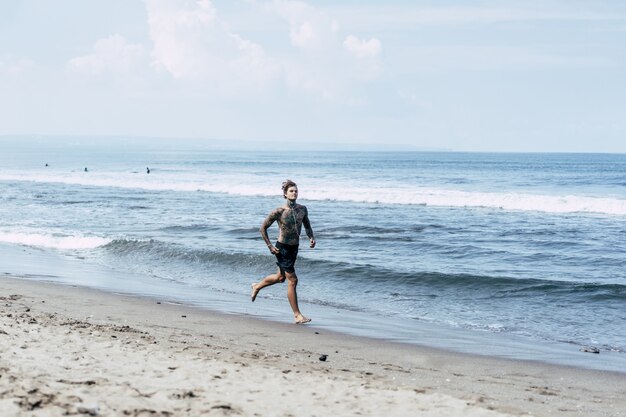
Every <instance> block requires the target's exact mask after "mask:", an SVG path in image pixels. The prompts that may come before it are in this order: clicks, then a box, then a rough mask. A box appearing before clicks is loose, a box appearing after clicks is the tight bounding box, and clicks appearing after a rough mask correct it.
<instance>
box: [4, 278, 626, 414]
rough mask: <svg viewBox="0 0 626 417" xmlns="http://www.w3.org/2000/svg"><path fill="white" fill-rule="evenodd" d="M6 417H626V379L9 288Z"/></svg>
mask: <svg viewBox="0 0 626 417" xmlns="http://www.w3.org/2000/svg"><path fill="white" fill-rule="evenodd" d="M0 294H1V296H0V307H1V314H0V317H1V318H0V346H1V349H0V350H1V351H2V357H1V359H0V392H1V395H0V414H1V415H3V416H56V415H111V416H113V415H131V416H142V415H146V416H147V415H150V416H177V415H185V416H187V415H189V416H200V415H243V416H255V415H256V416H326V415H337V416H341V415H372V416H374V415H376V416H380V415H388V416H415V415H420V416H502V415H536V416H551V415H558V416H561V415H562V416H570V415H571V416H615V417H617V416H624V415H626V414H624V410H626V398H624V395H623V393H624V390H625V388H626V375H625V374H620V373H615V372H603V371H596V370H588V369H580V368H574V367H565V366H557V365H551V364H543V363H539V362H531V361H517V360H507V359H499V358H492V357H487V356H478V355H469V354H461V353H454V352H448V351H445V350H436V349H432V348H426V347H420V346H415V345H407V344H398V343H392V342H387V341H382V340H374V339H368V338H362V337H356V336H349V335H344V334H340V333H333V332H329V331H325V330H320V329H319V328H316V327H315V325H314V323H312V324H311V325H308V326H297V325H294V324H287V323H277V322H271V321H263V320H259V319H257V318H254V317H248V316H245V315H227V314H223V313H219V312H213V311H209V310H206V309H199V308H195V307H190V306H185V305H179V304H172V303H168V302H166V300H158V299H152V298H147V297H137V296H129V295H123V294H114V293H107V292H102V291H97V290H94V289H89V288H81V287H77V286H69V285H59V284H53V283H45V282H40V281H32V280H28V279H23V278H22V279H20V278H19V277H14V276H9V275H7V274H5V276H4V277H3V278H2V279H1V280H0Z"/></svg>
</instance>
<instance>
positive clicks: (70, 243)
mask: <svg viewBox="0 0 626 417" xmlns="http://www.w3.org/2000/svg"><path fill="white" fill-rule="evenodd" d="M0 242H4V243H12V244H17V245H24V246H33V247H40V248H52V249H64V250H65V249H93V248H97V247H99V246H104V245H106V244H108V243H109V242H111V239H106V238H102V237H96V236H83V235H80V234H75V235H61V234H47V233H29V232H1V231H0Z"/></svg>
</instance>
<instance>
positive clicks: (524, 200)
mask: <svg viewBox="0 0 626 417" xmlns="http://www.w3.org/2000/svg"><path fill="white" fill-rule="evenodd" d="M183 178H184V179H183ZM0 181H31V182H38V183H62V184H69V185H82V186H92V187H113V188H130V189H142V190H148V191H180V192H196V191H204V192H211V193H222V194H230V195H238V196H264V197H268V196H271V197H275V196H277V195H279V194H280V193H279V192H277V190H276V187H275V186H271V187H270V186H268V185H267V182H266V181H263V180H262V179H260V178H259V177H258V176H254V175H243V174H242V175H241V176H237V175H228V174H224V175H221V174H220V175H214V176H207V177H199V176H197V175H196V176H193V175H191V174H189V173H185V174H184V177H183V176H182V175H181V174H176V175H170V174H167V175H166V174H164V175H160V176H159V175H154V176H147V175H139V174H129V173H111V172H107V173H98V172H90V173H57V174H55V173H22V172H18V173H11V172H2V173H0ZM301 198H302V199H305V200H310V201H311V200H314V201H338V202H352V203H369V204H392V205H393V204H397V205H421V206H432V207H465V208H489V209H499V210H514V211H538V212H547V213H597V214H608V215H619V216H623V215H626V199H620V198H614V197H591V196H579V195H546V194H530V193H521V192H480V191H460V190H453V189H438V188H428V187H417V186H414V187H410V186H386V185H384V184H383V185H381V184H379V185H378V186H375V187H374V186H373V187H368V186H360V187H359V186H355V185H354V184H352V183H350V184H343V183H335V184H333V185H332V186H329V185H328V183H327V182H325V181H323V182H319V180H318V183H316V182H315V180H312V181H309V183H308V184H307V186H306V189H303V190H302V193H301Z"/></svg>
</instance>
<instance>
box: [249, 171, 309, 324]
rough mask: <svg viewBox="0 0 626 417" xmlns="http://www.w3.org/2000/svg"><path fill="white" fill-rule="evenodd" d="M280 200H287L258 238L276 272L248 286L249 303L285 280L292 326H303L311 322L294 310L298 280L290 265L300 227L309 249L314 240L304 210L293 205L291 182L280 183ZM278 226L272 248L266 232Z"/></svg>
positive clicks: (294, 192)
mask: <svg viewBox="0 0 626 417" xmlns="http://www.w3.org/2000/svg"><path fill="white" fill-rule="evenodd" d="M282 188H283V197H284V198H285V199H286V200H287V204H285V205H284V206H282V207H278V208H277V209H276V210H273V211H272V212H271V213H270V214H269V215H268V216H267V218H266V219H265V221H264V222H263V224H262V225H261V229H260V232H261V236H262V237H263V240H264V241H265V243H266V244H267V247H268V248H269V250H270V252H271V253H272V254H273V255H276V260H277V262H276V265H278V271H276V273H275V274H272V275H268V276H266V277H265V278H263V280H262V281H261V282H257V283H254V284H252V301H254V300H255V299H256V296H257V295H258V294H259V291H261V289H262V288H265V287H268V286H270V285H274V284H276V283H279V282H285V279H286V280H287V299H288V300H289V304H290V305H291V309H292V310H293V315H294V317H295V322H296V324H305V323H308V322H310V321H311V319H310V318H308V317H304V316H303V315H302V313H301V312H300V309H299V308H298V294H297V293H296V286H297V285H298V277H297V276H296V270H295V268H294V264H295V263H296V257H297V256H298V244H299V243H300V232H301V231H302V225H304V230H306V235H307V236H308V237H309V241H310V245H309V246H310V247H311V248H314V247H315V236H314V235H313V229H311V223H310V222H309V213H308V211H307V209H306V207H305V206H303V205H301V204H297V203H296V200H297V199H298V186H297V185H296V183H295V182H293V181H291V180H286V181H285V182H283V185H282ZM274 222H278V241H277V242H276V246H274V245H272V242H271V241H270V239H269V237H268V236H267V229H268V228H269V227H270V226H271V225H272V224H273V223H274Z"/></svg>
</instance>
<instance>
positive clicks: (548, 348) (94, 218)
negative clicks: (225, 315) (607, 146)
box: [0, 138, 626, 371]
mask: <svg viewBox="0 0 626 417" xmlns="http://www.w3.org/2000/svg"><path fill="white" fill-rule="evenodd" d="M46 164H47V166H46ZM148 167H149V168H150V173H148V172H147V168H148ZM85 168H87V170H85ZM286 178H291V179H292V180H294V181H296V182H297V183H298V186H299V190H300V198H299V200H298V201H299V203H301V204H304V205H306V206H307V207H308V209H309V216H310V220H311V224H312V226H313V230H314V232H315V236H316V239H317V247H316V248H315V249H310V248H308V240H307V239H306V238H305V236H304V234H303V236H302V241H301V248H300V255H299V258H298V261H297V264H296V266H297V272H298V276H299V277H300V282H299V287H298V290H299V292H298V295H299V299H300V302H301V307H302V310H303V311H304V313H305V314H310V315H313V318H314V322H313V323H314V324H316V325H317V326H322V328H328V329H332V330H340V331H344V332H349V333H355V334H364V335H367V336H373V337H380V338H387V339H392V340H400V341H403V342H408V343H418V344H426V345H432V346H438V347H444V348H448V349H453V350H461V351H469V352H474V353H487V354H497V355H501V356H508V357H517V358H531V359H538V360H546V361H549V362H559V363H567V364H575V365H582V366H591V367H596V368H602V369H611V370H618V371H619V370H623V369H626V155H618V154H540V153H537V154H496V153H455V152H440V153H437V152H347V151H345V152H330V151H326V152H321V151H319V152H314V151H298V149H297V147H296V148H294V149H285V148H281V149H279V150H275V151H274V150H272V151H245V150H238V151H219V150H214V149H210V148H208V147H205V146H203V145H201V144H197V143H196V144H193V145H191V144H189V143H187V144H181V143H180V142H176V141H172V142H169V143H167V142H165V143H164V142H160V143H158V144H152V142H150V141H144V142H141V143H132V142H129V141H124V140H115V141H113V140H111V141H106V140H102V141H95V142H93V141H91V142H89V141H81V140H77V139H58V138H57V139H54V140H48V141H33V140H31V141H20V140H15V139H13V140H8V139H3V140H2V141H0V202H1V204H0V243H1V244H2V245H3V247H4V248H5V250H4V252H5V257H4V262H3V263H4V270H2V269H0V273H1V272H4V273H17V274H20V273H22V274H24V275H26V276H31V277H39V278H41V279H48V280H58V281H63V282H70V283H74V284H81V285H87V286H93V287H98V288H103V289H106V290H108V291H115V292H130V293H134V294H140V295H150V296H159V297H162V298H165V299H169V300H171V301H177V302H183V303H189V304H196V305H201V306H202V307H206V308H211V309H216V310H222V311H226V312H235V313H239V314H251V315H255V316H259V317H264V318H270V319H279V320H282V317H285V318H289V317H290V315H291V313H290V309H289V306H288V304H287V303H286V300H285V287H284V286H275V287H271V288H267V289H264V290H263V291H262V292H261V295H260V296H259V299H258V300H257V302H255V303H254V305H252V304H251V303H250V302H249V293H250V283H251V282H253V281H255V280H259V279H261V278H262V277H263V276H265V275H267V274H269V273H273V272H274V271H275V269H276V267H275V264H274V262H275V259H273V257H272V256H271V255H270V253H269V251H268V250H267V248H266V246H265V243H264V242H263V241H262V239H261V238H260V234H259V226H260V225H261V223H262V222H263V220H264V218H265V216H266V215H267V214H268V213H269V212H270V211H271V210H272V209H274V208H276V207H278V206H280V205H282V204H284V199H283V198H282V194H281V189H280V185H281V182H282V181H283V180H284V179H286ZM269 234H270V237H271V238H272V239H275V238H276V236H277V230H276V226H273V227H272V228H271V229H270V232H269ZM11 251H13V252H11ZM18 252H20V253H21V255H20V256H28V257H29V258H28V260H27V258H23V259H22V260H21V261H16V260H15V259H18V258H14V257H13V256H7V255H6V253H16V254H17V253H18ZM54 265H56V266H54ZM583 346H594V347H597V348H599V349H600V355H595V357H594V355H592V354H589V353H581V352H579V350H580V348H581V347H583ZM597 357H600V358H601V359H597Z"/></svg>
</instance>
